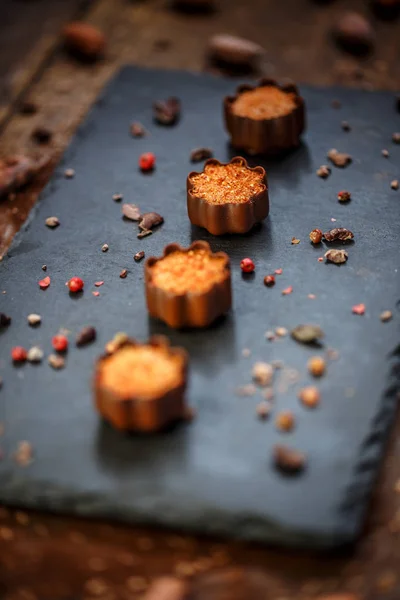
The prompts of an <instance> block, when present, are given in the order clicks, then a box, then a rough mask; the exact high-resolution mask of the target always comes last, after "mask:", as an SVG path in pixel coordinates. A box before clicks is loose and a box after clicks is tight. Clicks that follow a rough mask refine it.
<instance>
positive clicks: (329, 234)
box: [324, 227, 354, 242]
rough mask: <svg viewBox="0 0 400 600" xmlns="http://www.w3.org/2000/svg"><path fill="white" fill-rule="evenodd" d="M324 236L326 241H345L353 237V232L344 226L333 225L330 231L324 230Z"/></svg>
mask: <svg viewBox="0 0 400 600" xmlns="http://www.w3.org/2000/svg"><path fill="white" fill-rule="evenodd" d="M324 238H325V240H326V241H327V242H334V241H335V240H340V241H341V242H347V241H348V240H352V239H353V238H354V233H353V232H352V231H350V229H346V228H345V227H335V228H334V229H331V230H330V231H325V233H324Z"/></svg>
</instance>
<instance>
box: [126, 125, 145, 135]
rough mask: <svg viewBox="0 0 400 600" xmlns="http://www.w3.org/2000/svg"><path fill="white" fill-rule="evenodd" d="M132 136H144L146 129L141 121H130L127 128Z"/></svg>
mask: <svg viewBox="0 0 400 600" xmlns="http://www.w3.org/2000/svg"><path fill="white" fill-rule="evenodd" d="M129 131H130V134H131V136H132V137H136V138H138V137H144V136H145V135H146V133H147V131H146V129H145V128H144V127H143V125H142V124H141V123H131V125H130V128H129Z"/></svg>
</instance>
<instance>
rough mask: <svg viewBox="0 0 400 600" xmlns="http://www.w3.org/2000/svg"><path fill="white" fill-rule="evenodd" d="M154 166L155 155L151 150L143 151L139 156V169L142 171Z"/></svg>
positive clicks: (146, 171) (151, 169)
mask: <svg viewBox="0 0 400 600" xmlns="http://www.w3.org/2000/svg"><path fill="white" fill-rule="evenodd" d="M155 166H156V157H155V155H154V154H153V152H144V153H143V154H141V155H140V157H139V169H140V170H141V171H142V172H143V173H148V172H150V171H153V169H154V167H155Z"/></svg>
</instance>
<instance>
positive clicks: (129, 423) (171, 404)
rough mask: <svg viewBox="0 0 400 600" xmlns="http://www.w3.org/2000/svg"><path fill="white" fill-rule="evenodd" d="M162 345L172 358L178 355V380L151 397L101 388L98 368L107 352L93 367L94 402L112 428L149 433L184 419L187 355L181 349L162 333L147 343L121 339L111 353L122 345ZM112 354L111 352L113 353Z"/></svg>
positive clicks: (101, 383) (122, 346) (99, 368)
mask: <svg viewBox="0 0 400 600" xmlns="http://www.w3.org/2000/svg"><path fill="white" fill-rule="evenodd" d="M147 345H150V346H154V347H162V348H164V349H166V350H167V352H168V354H169V355H170V356H171V357H173V356H176V355H179V356H180V357H181V358H182V368H181V373H180V375H181V381H180V383H179V384H178V385H177V386H175V387H174V388H171V389H169V390H166V391H165V393H164V394H161V395H160V396H155V397H152V398H140V397H139V396H130V397H129V398H126V397H121V396H120V394H118V392H116V391H115V390H112V389H109V388H107V387H105V385H104V384H103V382H102V376H101V374H102V367H103V366H104V363H105V361H107V360H109V359H110V356H111V355H110V354H105V355H103V356H102V357H100V358H99V359H98V360H97V362H96V366H95V372H94V378H93V389H94V401H95V406H96V409H97V411H98V412H99V413H100V415H101V416H102V417H103V418H104V419H105V420H106V421H108V422H109V423H111V425H113V426H114V427H115V428H117V429H120V430H126V431H137V432H143V433H151V432H155V431H159V430H162V429H164V428H165V427H167V426H168V425H169V424H170V423H173V422H174V421H177V420H179V419H182V418H185V415H186V414H187V406H186V403H185V392H186V386H187V371H188V355H187V352H186V351H185V350H184V349H183V348H179V347H178V348H173V347H171V346H170V344H169V340H168V339H167V338H166V337H164V336H153V337H151V338H150V340H149V342H148V344H141V343H139V342H137V341H135V340H133V339H128V340H126V341H125V342H123V343H122V344H121V345H119V346H118V348H117V349H116V350H115V352H119V351H120V350H121V349H122V348H126V346H132V347H135V346H147ZM113 354H114V353H113Z"/></svg>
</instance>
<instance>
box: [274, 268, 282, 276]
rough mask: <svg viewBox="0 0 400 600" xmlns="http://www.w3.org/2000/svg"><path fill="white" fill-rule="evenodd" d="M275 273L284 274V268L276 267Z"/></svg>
mask: <svg viewBox="0 0 400 600" xmlns="http://www.w3.org/2000/svg"><path fill="white" fill-rule="evenodd" d="M274 273H275V275H282V273H283V269H275V271H274Z"/></svg>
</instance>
